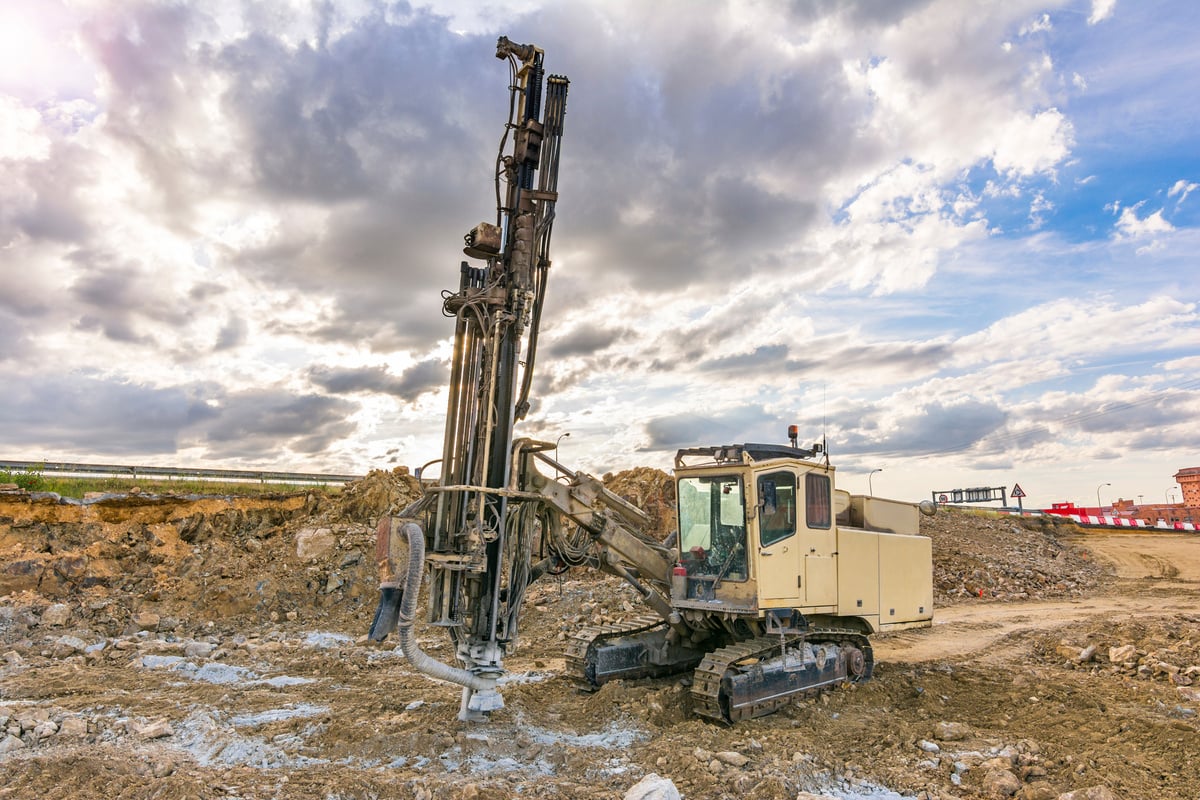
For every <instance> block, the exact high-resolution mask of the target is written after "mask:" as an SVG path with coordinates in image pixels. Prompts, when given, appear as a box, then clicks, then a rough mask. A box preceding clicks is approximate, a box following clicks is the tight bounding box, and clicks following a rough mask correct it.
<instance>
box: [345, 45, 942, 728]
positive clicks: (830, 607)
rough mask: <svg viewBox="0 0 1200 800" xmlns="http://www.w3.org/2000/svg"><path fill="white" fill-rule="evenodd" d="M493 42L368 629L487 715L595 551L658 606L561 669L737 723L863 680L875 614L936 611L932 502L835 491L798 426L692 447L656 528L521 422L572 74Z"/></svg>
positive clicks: (580, 640)
mask: <svg viewBox="0 0 1200 800" xmlns="http://www.w3.org/2000/svg"><path fill="white" fill-rule="evenodd" d="M496 57H497V58H499V59H501V60H504V61H506V62H507V63H508V65H509V70H510V84H509V117H508V120H507V122H506V123H505V126H504V132H503V135H502V136H501V140H500V148H499V152H498V154H497V161H496V176H495V192H496V198H497V213H496V220H495V222H494V223H491V222H482V223H480V224H479V225H477V226H475V227H474V228H473V229H472V230H471V231H470V232H469V233H468V234H467V235H466V237H465V247H464V248H463V252H464V253H465V255H467V256H468V257H469V258H470V259H471V260H472V261H470V262H468V261H463V262H462V263H461V265H460V270H459V285H458V289H457V291H446V292H444V293H443V311H444V313H445V314H446V315H447V316H448V317H452V318H453V319H454V320H455V329H454V349H453V355H452V363H451V371H450V383H449V401H448V406H447V411H446V427H445V437H444V441H443V449H442V458H441V469H440V476H439V478H438V480H437V483H436V485H432V486H427V487H426V488H425V491H424V493H423V494H422V496H421V498H420V499H418V500H417V501H416V502H414V503H413V504H411V505H410V506H408V507H407V508H405V509H403V510H400V511H398V512H397V513H395V514H389V515H386V516H385V517H384V518H383V519H382V520H381V521H380V523H379V528H378V530H377V552H376V557H377V562H378V565H379V569H380V576H381V585H380V601H379V606H378V608H377V610H376V613H375V618H374V620H373V622H372V624H371V630H370V634H369V635H370V638H371V639H373V640H376V641H380V640H382V639H384V638H386V637H387V636H388V635H389V634H390V633H391V632H392V631H396V632H397V633H398V636H399V639H400V648H401V650H402V651H403V653H404V654H405V656H406V657H407V658H408V660H409V662H410V663H411V665H412V666H413V667H414V668H416V669H417V670H419V671H421V672H423V673H425V674H426V675H428V676H430V677H431V678H434V679H437V680H444V681H450V682H453V683H457V684H460V685H462V687H463V695H462V704H461V707H460V710H459V718H460V719H462V720H476V721H478V720H484V719H487V718H488V716H489V715H490V714H492V713H493V712H495V711H497V710H499V709H501V708H503V705H504V703H503V698H502V696H501V694H500V692H499V691H498V689H497V685H498V683H499V681H500V679H501V678H502V676H503V675H504V657H505V655H506V653H507V652H508V650H510V649H511V648H512V647H513V646H515V643H516V640H517V634H518V628H519V622H520V613H521V606H522V601H523V599H524V596H525V592H526V589H527V588H528V586H529V585H530V584H531V583H532V582H533V581H535V580H537V579H539V578H541V577H543V576H546V575H552V574H562V573H563V572H565V571H566V570H568V569H571V568H574V567H582V568H591V569H596V570H599V571H601V572H604V573H607V574H609V575H614V576H617V577H619V578H620V579H622V580H624V581H626V582H628V583H629V584H630V585H631V586H632V587H634V588H635V589H636V591H637V593H638V595H639V596H640V598H641V599H642V601H643V602H644V603H645V604H646V606H647V609H648V612H649V613H648V614H647V615H645V616H643V617H639V618H636V619H633V620H630V621H628V622H626V623H623V624H617V625H603V626H591V627H586V628H583V629H581V630H579V631H576V632H575V633H574V635H573V636H572V637H571V638H570V640H569V646H568V651H567V654H566V655H567V659H566V663H567V668H568V669H569V670H570V671H571V672H572V673H573V674H574V676H575V677H576V678H577V679H579V680H580V681H581V682H582V683H583V684H584V685H585V686H589V687H596V686H600V685H602V684H604V683H606V682H608V681H611V680H615V679H628V678H637V677H649V676H661V675H670V674H676V673H685V672H690V673H692V676H693V680H692V689H691V697H692V710H693V711H694V712H695V713H697V714H698V715H700V716H703V717H707V718H710V719H714V720H717V721H721V722H726V723H730V722H736V721H738V720H742V719H749V718H752V717H757V716H762V715H764V714H769V713H771V712H772V711H775V710H776V709H778V708H780V707H781V706H783V705H786V704H787V703H789V702H791V700H792V699H793V698H794V697H795V696H796V695H797V694H799V693H801V692H805V691H809V690H812V689H816V688H819V687H822V686H829V685H833V684H837V683H842V682H847V681H861V680H866V679H868V678H869V677H870V676H871V671H872V666H873V659H872V653H871V646H870V643H869V639H868V636H869V634H872V633H875V632H878V631H884V630H896V629H901V628H907V627H917V626H928V625H931V624H932V617H933V588H932V558H931V547H930V540H929V539H928V538H926V537H923V536H920V535H918V527H919V525H918V507H917V506H914V505H911V504H908V503H900V502H896V501H890V500H883V499H880V498H875V497H862V496H851V495H850V494H849V493H847V492H844V491H841V490H838V489H836V488H835V487H834V475H835V467H833V466H831V465H830V464H829V459H828V457H827V455H826V454H825V453H824V446H823V445H821V444H817V445H812V446H811V447H807V448H803V447H800V446H799V444H798V432H797V430H796V429H795V426H792V428H790V429H789V431H788V435H789V440H790V444H787V445H779V444H752V443H745V444H735V445H721V446H704V447H694V448H687V449H683V450H680V451H679V452H678V453H677V454H676V457H675V480H676V490H677V498H678V500H677V502H678V513H679V530H678V531H677V532H676V533H675V534H673V535H672V536H670V537H668V539H667V540H666V541H659V540H657V539H656V538H654V537H652V536H649V535H647V534H646V533H645V532H644V531H645V529H646V527H647V522H648V520H647V516H646V514H645V513H644V512H643V511H641V510H640V509H638V508H636V507H635V506H634V505H632V504H630V503H629V502H627V501H625V500H624V499H623V498H621V497H619V496H618V495H616V494H614V493H613V492H610V491H609V490H608V489H606V488H605V486H604V485H603V483H602V482H601V481H600V480H599V479H597V478H595V477H593V476H591V475H588V474H586V473H584V472H581V471H573V470H571V469H569V468H568V467H566V466H564V465H563V464H560V463H559V462H558V460H557V448H556V446H555V444H554V443H549V442H541V441H534V440H531V439H528V438H519V437H517V436H516V435H515V426H516V423H517V422H518V421H519V420H521V419H522V418H523V417H524V416H525V415H526V413H527V412H528V411H529V408H530V403H529V394H530V387H531V382H532V376H533V368H534V364H535V360H536V356H537V342H538V329H539V326H540V322H541V312H542V308H543V306H544V303H545V297H546V283H547V276H548V274H549V270H550V237H551V232H552V229H553V224H554V218H555V205H556V202H557V200H558V169H559V157H560V153H561V147H562V135H563V123H564V117H565V112H566V99H567V89H568V85H569V82H568V80H567V79H566V78H565V77H562V76H558V75H550V76H546V75H545V73H544V66H543V57H544V54H543V52H542V50H541V49H539V48H537V47H534V46H532V45H523V44H516V43H514V42H512V41H510V40H509V39H507V38H506V37H501V38H500V39H499V41H498V42H497V47H496ZM551 451H553V452H554V457H553V458H552V457H551V456H550V455H549V453H550V452H551ZM823 456H824V457H823ZM539 467H544V468H547V469H553V470H554V477H549V476H547V475H545V474H543V473H542V472H541V471H540V469H539ZM931 509H932V504H931V503H928V501H926V505H925V507H924V508H922V509H921V510H923V511H926V513H929V511H930V510H931ZM423 582H424V583H425V586H426V588H427V590H428V601H427V608H426V614H425V623H426V624H429V625H434V626H439V627H443V628H445V629H446V630H447V632H448V633H449V635H450V638H451V640H452V642H453V644H454V649H455V656H456V659H457V661H458V664H457V665H452V664H447V663H443V662H441V661H438V660H437V659H435V658H432V657H430V656H429V655H427V654H426V653H424V652H423V651H422V650H421V649H420V647H419V646H418V644H417V640H416V636H415V634H414V627H415V625H416V624H417V620H416V616H417V609H416V604H417V597H418V593H419V591H420V589H421V587H422V583H423Z"/></svg>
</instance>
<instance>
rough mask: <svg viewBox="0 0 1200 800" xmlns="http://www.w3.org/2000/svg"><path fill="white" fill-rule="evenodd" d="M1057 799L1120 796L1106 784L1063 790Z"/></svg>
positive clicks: (1099, 799) (1106, 799)
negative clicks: (1068, 790)
mask: <svg viewBox="0 0 1200 800" xmlns="http://www.w3.org/2000/svg"><path fill="white" fill-rule="evenodd" d="M1058 800H1120V798H1118V797H1117V795H1116V794H1114V793H1113V790H1112V789H1109V788H1108V787H1107V786H1089V787H1088V788H1086V789H1075V790H1074V791H1070V792H1063V793H1062V794H1060V795H1059V796H1058Z"/></svg>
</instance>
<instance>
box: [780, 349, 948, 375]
mask: <svg viewBox="0 0 1200 800" xmlns="http://www.w3.org/2000/svg"><path fill="white" fill-rule="evenodd" d="M827 344H828V345H838V344H839V343H838V342H837V341H836V340H835V341H831V342H828V343H827ZM952 355H953V348H952V347H951V346H950V345H947V344H944V343H941V342H881V343H879V344H871V345H857V344H849V345H846V344H840V346H828V347H827V349H824V354H823V356H822V358H820V359H814V358H796V359H791V360H789V361H788V364H787V368H788V369H789V370H791V371H793V372H809V371H812V370H816V369H820V370H823V371H826V372H828V373H830V374H833V373H847V372H855V373H863V372H869V371H871V370H877V369H883V368H887V369H891V370H900V371H903V372H908V373H911V374H912V376H913V377H914V378H916V377H920V376H921V375H923V374H927V373H930V372H934V371H936V370H938V369H939V368H941V367H943V366H945V364H946V363H947V361H948V359H949V358H950V357H951V356H952Z"/></svg>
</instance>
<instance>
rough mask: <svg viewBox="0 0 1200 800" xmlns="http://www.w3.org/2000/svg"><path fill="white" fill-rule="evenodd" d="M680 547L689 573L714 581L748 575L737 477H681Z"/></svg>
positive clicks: (742, 514) (741, 500) (734, 579)
mask: <svg viewBox="0 0 1200 800" xmlns="http://www.w3.org/2000/svg"><path fill="white" fill-rule="evenodd" d="M679 549H680V553H679V556H680V559H679V560H680V564H682V565H683V567H684V568H685V569H686V570H687V573H688V575H689V576H692V577H706V578H708V577H711V578H712V579H713V580H715V581H722V580H729V581H744V580H746V579H747V578H748V577H749V573H748V571H747V566H746V504H745V501H744V499H743V491H742V479H741V478H740V477H738V476H736V475H721V476H714V477H708V476H705V477H702V478H680V480H679Z"/></svg>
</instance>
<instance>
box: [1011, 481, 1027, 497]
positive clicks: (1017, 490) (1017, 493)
mask: <svg viewBox="0 0 1200 800" xmlns="http://www.w3.org/2000/svg"><path fill="white" fill-rule="evenodd" d="M1008 496H1009V497H1024V496H1025V490H1024V489H1022V488H1021V484H1019V483H1014V484H1013V490H1012V491H1011V492H1009V493H1008Z"/></svg>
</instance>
